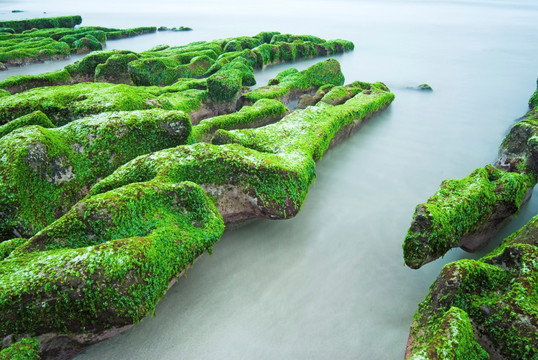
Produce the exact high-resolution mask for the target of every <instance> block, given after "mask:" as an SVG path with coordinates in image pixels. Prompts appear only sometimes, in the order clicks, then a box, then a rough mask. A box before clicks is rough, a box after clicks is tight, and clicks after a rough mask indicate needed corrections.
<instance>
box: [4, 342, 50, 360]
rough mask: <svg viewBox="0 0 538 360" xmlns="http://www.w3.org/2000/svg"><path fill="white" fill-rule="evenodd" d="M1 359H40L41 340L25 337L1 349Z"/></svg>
mask: <svg viewBox="0 0 538 360" xmlns="http://www.w3.org/2000/svg"><path fill="white" fill-rule="evenodd" d="M0 359H1V360H38V359H41V356H39V341H37V339H36V338H25V339H22V340H21V341H19V342H16V343H15V344H13V345H11V346H10V347H7V348H5V349H3V350H2V351H0Z"/></svg>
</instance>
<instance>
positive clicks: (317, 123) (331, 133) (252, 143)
mask: <svg viewBox="0 0 538 360" xmlns="http://www.w3.org/2000/svg"><path fill="white" fill-rule="evenodd" d="M393 100H394V94H392V93H390V92H386V91H370V92H368V93H364V92H361V93H359V94H357V95H356V96H355V97H353V98H352V99H350V100H348V101H346V103H345V104H343V105H339V106H330V105H328V104H325V103H320V104H318V105H317V106H311V107H308V108H306V109H305V110H297V111H295V112H293V113H291V114H290V115H288V116H286V117H285V118H283V119H282V120H281V121H279V122H278V123H275V124H271V125H267V126H264V127H262V128H258V129H244V130H233V131H226V130H217V132H216V133H215V137H214V139H213V143H216V144H223V143H239V144H241V145H243V146H245V147H248V148H251V149H254V150H257V151H260V152H265V153H273V154H289V153H297V154H301V155H302V156H306V157H308V158H312V159H314V160H316V161H318V160H320V159H321V158H322V156H323V154H324V153H325V152H326V151H327V150H328V149H329V146H330V144H331V141H332V140H333V138H334V137H335V136H336V135H337V133H338V132H339V131H340V130H342V129H343V128H345V127H346V126H349V125H355V126H358V125H359V123H360V122H362V121H363V120H364V119H365V118H366V117H367V116H369V115H370V114H372V113H375V112H377V111H379V110H381V109H383V108H384V107H386V106H387V105H389V104H390V103H391V102H392V101H393Z"/></svg>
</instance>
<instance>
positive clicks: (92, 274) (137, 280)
mask: <svg viewBox="0 0 538 360" xmlns="http://www.w3.org/2000/svg"><path fill="white" fill-rule="evenodd" d="M223 230H224V225H223V223H222V218H221V217H220V215H219V213H218V212H217V210H216V209H215V207H214V205H213V204H212V202H211V201H210V200H209V199H208V198H207V196H206V195H205V193H204V191H203V190H202V189H201V188H200V187H199V186H197V185H196V184H193V183H188V182H186V183H181V184H166V183H158V182H143V183H140V182H139V183H136V184H132V185H129V186H125V187H122V188H120V189H116V190H114V191H111V192H108V193H106V194H101V195H97V196H93V197H91V198H89V199H86V200H84V201H83V202H80V203H79V204H77V205H76V206H75V207H73V208H72V209H71V210H70V211H69V212H68V213H67V214H65V215H64V216H63V217H62V218H60V219H58V221H56V222H54V223H53V224H51V225H50V226H48V227H47V228H46V229H45V230H44V231H43V232H42V233H40V234H39V235H38V236H35V237H34V238H32V239H30V242H29V244H28V246H26V247H24V246H23V247H24V248H18V249H17V250H16V251H14V252H13V253H12V254H11V255H10V256H9V257H8V258H6V259H5V260H3V261H1V262H0V265H1V266H0V337H1V338H3V337H5V336H7V335H9V334H35V335H40V334H46V333H56V334H58V333H60V334H67V335H64V337H67V338H69V334H80V333H85V334H89V335H99V334H102V333H103V332H104V331H106V330H109V329H112V328H114V327H115V328H120V327H122V326H126V325H130V324H133V323H136V322H138V321H140V320H141V319H142V318H144V317H145V316H146V315H147V314H150V313H152V312H153V311H154V310H155V306H156V304H157V302H158V301H159V300H160V299H161V298H162V296H163V295H164V293H165V292H166V290H167V288H168V286H169V284H170V282H171V280H173V279H174V278H175V277H177V276H178V275H179V274H180V273H181V272H182V271H185V270H186V269H187V267H188V266H190V265H192V263H193V262H194V260H195V259H196V257H198V256H200V255H201V254H202V253H204V252H208V251H209V252H211V249H212V247H213V244H214V243H215V242H216V241H218V240H219V238H220V236H221V234H222V232H223ZM61 239H63V240H61ZM38 248H46V249H49V250H46V251H35V252H34V250H36V249H38ZM25 299H32V301H30V302H28V301H25ZM108 336H110V335H108ZM54 339H56V342H58V338H54ZM84 339H85V340H86V341H90V342H91V341H93V342H95V341H99V338H98V336H97V337H96V336H93V337H92V336H86V337H84V338H83V339H82V340H81V339H80V338H79V341H84ZM60 340H62V339H60ZM53 341H54V340H53ZM45 345H46V344H45ZM53 345H54V343H53ZM85 345H88V344H87V343H86V344H85ZM45 348H46V346H45Z"/></svg>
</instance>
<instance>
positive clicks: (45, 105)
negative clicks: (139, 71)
mask: <svg viewBox="0 0 538 360" xmlns="http://www.w3.org/2000/svg"><path fill="white" fill-rule="evenodd" d="M176 92H178V91H175V90H170V91H168V90H165V89H161V88H151V87H150V88H147V87H136V86H129V85H124V84H109V83H80V84H75V85H65V86H54V87H44V88H36V89H31V90H28V91H26V92H22V93H19V94H14V95H11V96H6V97H2V98H0V124H5V123H7V122H9V121H11V120H12V119H16V118H18V117H21V116H23V115H26V114H29V113H31V112H33V111H36V110H40V111H42V112H43V113H45V114H46V115H47V116H48V117H49V119H50V120H51V121H52V122H53V123H54V124H55V125H57V126H60V125H64V124H66V123H68V122H70V121H73V120H75V119H79V118H81V117H83V116H87V115H92V114H99V113H101V112H105V111H131V110H145V109H152V108H162V109H167V110H187V112H189V111H190V108H192V107H196V108H197V107H199V106H200V102H201V99H196V98H195V99H194V100H192V96H195V95H194V94H190V93H188V92H187V91H186V90H185V91H181V92H179V93H178V94H176ZM202 93H203V91H202ZM161 96H162V97H161ZM192 101H194V103H192ZM172 102H173V103H172Z"/></svg>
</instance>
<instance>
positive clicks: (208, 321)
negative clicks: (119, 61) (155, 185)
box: [0, 0, 538, 360]
mask: <svg viewBox="0 0 538 360" xmlns="http://www.w3.org/2000/svg"><path fill="white" fill-rule="evenodd" d="M12 9H21V10H26V12H25V13H22V14H11V13H10V11H11V10H12ZM43 11H46V12H47V14H48V15H50V16H53V15H69V14H80V15H82V16H83V19H84V22H83V25H103V26H114V27H134V26H147V25H154V26H161V25H163V26H169V27H172V26H180V25H184V26H190V27H192V28H193V29H194V31H191V32H181V33H169V32H167V33H158V34H154V35H144V36H140V37H136V38H132V39H126V40H120V41H110V42H108V45H107V46H108V48H121V49H133V50H136V51H140V50H144V49H148V48H151V47H153V46H155V45H157V44H161V43H168V44H170V45H180V44H186V43H189V42H192V41H197V40H211V39H216V38H223V37H230V36H239V35H254V34H256V33H258V32H259V31H267V30H277V31H280V32H282V33H286V32H290V33H297V34H313V35H317V36H320V37H323V38H326V39H332V38H343V39H347V40H352V41H353V42H354V43H355V45H356V48H355V50H354V51H353V52H350V53H346V54H344V55H339V56H338V57H337V58H338V60H339V61H340V62H341V64H342V68H343V71H344V74H345V76H346V80H347V81H348V82H351V81H353V80H362V81H383V82H385V83H386V84H387V85H388V86H389V87H390V88H391V89H392V90H393V91H394V93H395V94H396V100H395V101H394V103H393V104H392V105H391V106H390V107H389V108H388V109H387V110H386V111H384V112H383V113H382V114H380V115H379V116H376V117H374V118H372V119H370V120H369V121H368V122H367V123H366V124H365V125H364V126H363V127H362V128H361V129H360V131H359V132H358V133H356V134H355V135H354V136H353V137H351V138H350V139H348V140H347V141H346V142H344V143H342V144H341V145H339V146H338V147H336V148H335V149H333V150H331V151H330V152H328V153H327V154H326V155H325V157H324V158H323V160H322V161H320V162H319V163H318V167H317V176H318V178H317V182H316V183H315V184H314V185H313V186H312V188H311V189H310V193H309V195H308V199H307V201H306V203H305V204H304V206H303V209H302V211H301V213H300V214H299V215H298V216H297V217H296V218H294V219H291V220H286V221H269V220H261V221H254V222H251V223H248V224H246V225H244V226H242V227H240V228H238V229H235V230H233V231H227V232H226V233H225V234H224V236H223V238H222V240H221V241H220V242H219V243H218V244H216V246H215V249H214V252H213V255H212V256H208V255H203V256H202V257H201V258H200V260H199V261H198V262H197V263H196V264H195V266H194V267H193V268H192V269H190V270H189V271H188V276H187V277H183V278H181V279H180V280H179V282H178V284H176V285H175V286H174V287H173V288H172V289H171V290H170V291H169V292H168V293H167V295H166V296H165V297H164V299H163V300H162V302H161V303H160V304H159V306H158V307H157V310H156V313H155V316H154V317H148V318H146V319H145V320H144V321H143V322H142V323H140V324H138V325H136V326H134V327H133V328H131V329H130V330H128V331H127V332H125V333H123V334H120V335H118V336H116V337H114V338H112V339H110V340H107V341H105V342H103V343H100V344H97V345H95V346H92V347H90V348H88V349H86V350H85V351H84V352H83V353H82V354H80V355H79V356H78V357H77V359H78V360H83V359H84V360H85V359H275V358H279V359H327V358H331V357H332V358H337V359H400V358H403V354H404V351H405V345H406V341H407V335H408V329H409V325H410V323H411V320H412V316H413V313H414V311H415V310H416V308H417V304H418V303H419V302H420V301H422V299H423V298H424V296H425V295H426V293H427V291H428V288H429V286H430V285H431V283H432V282H433V281H434V279H435V277H436V276H437V274H438V273H439V270H440V269H441V267H442V266H443V265H444V264H446V263H448V262H450V261H453V260H456V259H460V258H465V257H474V258H478V257H480V256H482V255H483V254H485V253H486V252H487V251H489V250H491V249H492V248H493V247H494V246H495V245H496V244H497V243H498V242H499V241H500V240H501V239H502V237H504V236H506V235H508V234H509V233H511V232H512V231H514V230H515V229H517V228H518V227H520V226H522V225H523V224H525V223H526V222H527V221H528V220H529V219H530V218H531V217H532V216H533V215H534V214H536V213H537V210H538V194H536V195H535V196H534V197H533V198H532V199H531V201H530V203H529V204H527V206H526V207H525V208H524V209H522V211H521V212H520V214H519V216H518V218H517V219H516V220H515V221H514V222H513V223H512V224H510V225H509V226H508V227H507V228H505V229H504V230H503V231H502V233H501V234H500V235H499V236H498V237H497V238H496V240H495V241H494V242H493V243H492V244H490V246H488V248H487V249H484V250H483V251H481V252H480V253H477V254H468V253H465V252H463V251H461V250H453V251H451V252H450V253H449V254H447V255H446V256H445V257H444V258H443V259H440V260H438V261H436V262H434V263H431V264H428V265H426V266H425V267H424V268H422V269H420V270H410V269H408V268H406V267H404V266H403V258H402V250H401V244H402V242H403V239H404V236H405V233H406V231H407V228H408V226H409V223H410V221H411V217H412V214H413V210H414V207H415V205H416V204H418V203H420V202H423V201H425V200H426V199H427V198H428V197H429V196H430V195H432V194H433V193H434V192H435V190H436V189H437V187H438V185H439V184H440V182H441V181H442V180H443V179H445V178H458V177H462V176H465V175H467V174H469V173H470V172H471V171H472V170H474V169H475V168H477V167H479V166H483V165H485V164H488V163H491V162H493V161H494V160H495V158H496V154H497V147H498V145H499V144H500V142H501V139H502V137H503V136H504V135H505V134H506V132H507V131H508V129H509V128H510V126H511V125H512V124H513V123H514V122H515V121H516V119H517V118H518V117H520V116H522V115H524V114H525V112H526V111H527V109H528V105H527V101H528V98H529V97H530V95H531V94H532V92H533V91H534V90H535V88H536V77H537V76H538V66H537V65H538V63H537V60H536V59H537V58H538V57H537V55H538V22H536V19H538V5H537V4H536V2H533V1H405V2H404V1H387V0H384V1H373V0H372V1H329V0H325V1H298V0H290V1H282V0H279V1H269V2H264V3H260V2H247V1H237V0H235V1H227V2H220V1H216V0H214V1H210V0H203V1H196V2H192V1H188V2H187V1H172V0H166V1H152V2H145V1H141V0H133V1H130V2H104V1H102V0H99V1H92V2H85V3H80V4H79V3H78V2H77V3H74V2H72V1H60V0H56V1H36V0H32V1H12V2H8V1H3V2H0V18H22V17H24V16H40V14H42V13H43ZM314 62H316V60H315V59H312V60H308V61H303V62H297V63H295V64H293V65H288V64H285V65H277V66H271V67H268V68H266V69H265V70H263V71H260V72H258V73H257V74H256V75H257V79H258V83H259V84H265V83H266V82H267V80H268V79H270V78H271V77H273V76H274V75H276V73H278V72H279V71H282V70H283V69H285V68H287V67H289V66H296V67H298V68H299V69H302V68H304V67H306V66H308V65H310V64H312V63H314ZM55 66H57V65H55V63H47V64H39V65H33V66H29V67H26V68H21V69H13V70H10V71H7V72H4V73H0V78H5V77H6V76H8V75H10V74H15V73H16V71H20V70H22V73H24V72H26V73H27V72H34V73H39V72H43V71H51V70H53V69H55V68H58V67H62V66H64V65H58V66H57V67H55ZM424 82H426V83H429V84H430V85H431V86H432V87H433V88H434V92H432V93H424V92H418V91H414V90H407V89H406V87H407V86H416V85H418V84H420V83H424Z"/></svg>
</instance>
